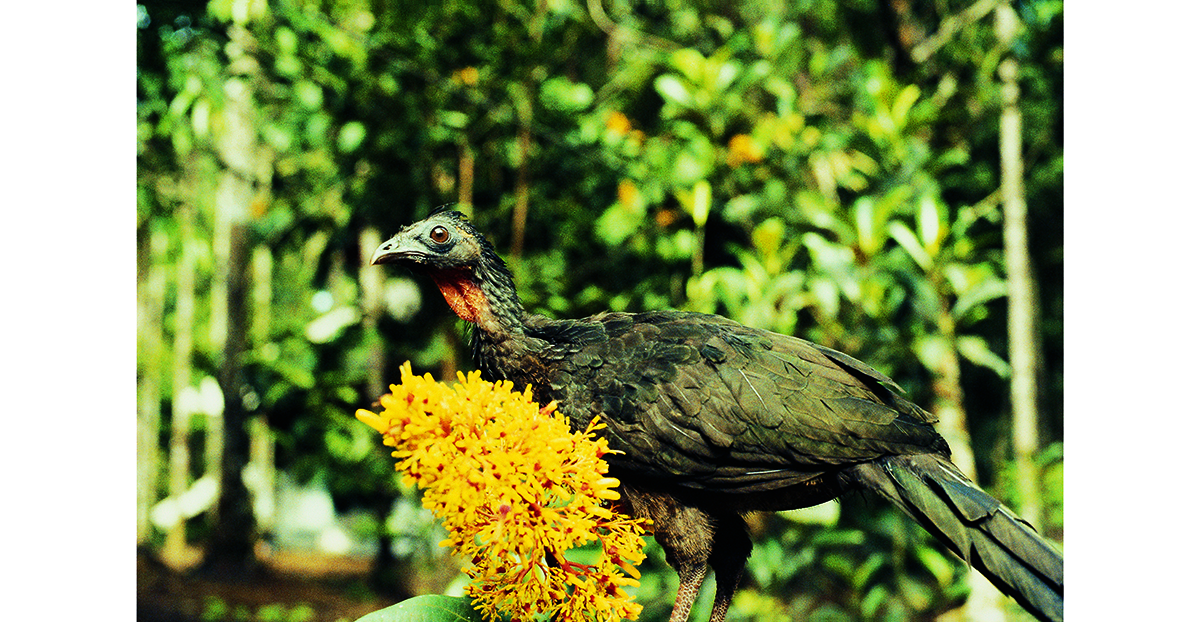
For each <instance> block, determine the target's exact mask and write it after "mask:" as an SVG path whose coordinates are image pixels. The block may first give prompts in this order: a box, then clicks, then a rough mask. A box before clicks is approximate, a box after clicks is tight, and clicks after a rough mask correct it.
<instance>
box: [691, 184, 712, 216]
mask: <svg viewBox="0 0 1200 622" xmlns="http://www.w3.org/2000/svg"><path fill="white" fill-rule="evenodd" d="M710 208H712V185H710V184H709V183H708V181H707V180H704V179H701V180H700V181H698V182H696V186H695V187H694V188H692V205H691V209H692V220H695V221H696V226H697V227H703V226H704V224H705V223H707V222H708V211H709V209H710Z"/></svg>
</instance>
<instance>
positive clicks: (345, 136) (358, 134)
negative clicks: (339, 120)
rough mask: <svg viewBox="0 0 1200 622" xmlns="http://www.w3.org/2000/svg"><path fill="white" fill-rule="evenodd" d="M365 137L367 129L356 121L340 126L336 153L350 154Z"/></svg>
mask: <svg viewBox="0 0 1200 622" xmlns="http://www.w3.org/2000/svg"><path fill="white" fill-rule="evenodd" d="M366 137H367V128H366V127H364V126H363V124H362V123H359V122H358V121H351V122H349V123H347V124H345V125H343V126H342V129H341V131H339V132H338V139H337V146H338V151H341V152H342V153H350V152H351V151H354V150H355V149H358V146H359V145H361V144H362V141H363V139H364V138H366Z"/></svg>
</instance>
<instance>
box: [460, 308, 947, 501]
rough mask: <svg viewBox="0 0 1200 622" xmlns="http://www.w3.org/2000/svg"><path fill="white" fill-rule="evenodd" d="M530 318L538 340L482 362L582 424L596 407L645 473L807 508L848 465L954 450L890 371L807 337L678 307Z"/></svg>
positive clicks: (625, 466)
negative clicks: (509, 356) (516, 353)
mask: <svg viewBox="0 0 1200 622" xmlns="http://www.w3.org/2000/svg"><path fill="white" fill-rule="evenodd" d="M526 325H527V332H528V339H529V341H530V342H531V343H534V344H536V347H532V348H530V349H529V351H527V352H524V353H523V354H522V355H521V356H520V357H519V359H517V360H509V361H505V360H502V359H504V358H505V357H504V356H499V355H495V354H494V353H490V352H489V351H488V349H487V348H486V347H484V348H481V349H479V350H478V351H477V356H479V358H481V359H482V360H481V361H480V363H481V365H484V367H485V368H487V367H489V366H491V367H492V368H493V369H494V373H498V374H499V375H501V376H503V377H505V378H508V379H510V380H513V381H514V382H515V383H516V384H517V385H518V386H522V385H524V384H526V383H528V384H532V385H533V388H534V394H535V396H536V397H537V399H538V400H539V401H541V402H548V401H550V400H557V401H558V408H559V410H560V411H562V412H563V413H564V414H566V415H567V416H569V417H570V418H571V419H572V420H573V421H574V423H575V425H576V426H577V427H580V428H581V427H582V426H584V425H586V423H587V422H588V421H590V420H591V419H592V418H593V417H596V416H599V417H600V418H601V419H602V420H603V421H604V422H605V423H606V424H607V426H608V429H607V431H606V436H607V437H608V440H609V444H610V446H611V447H612V448H614V449H617V450H619V451H621V452H624V453H623V454H620V455H616V456H614V457H613V458H612V460H611V461H612V462H613V468H614V471H615V472H617V473H620V472H637V474H638V477H639V479H641V480H642V481H650V482H660V483H661V484H662V485H663V486H666V487H669V488H672V489H675V488H684V489H696V490H701V489H703V490H705V491H706V494H716V495H718V496H728V497H730V498H731V499H737V498H741V499H743V500H749V503H748V505H750V506H754V507H755V508H756V509H768V508H766V507H759V506H764V505H784V506H790V507H801V506H804V505H811V504H813V503H819V502H822V501H825V500H827V499H828V498H831V497H832V496H836V494H837V493H838V492H839V491H838V490H837V489H836V486H835V482H834V481H833V480H832V479H831V477H832V476H834V475H836V474H837V472H838V471H840V470H841V469H842V468H843V467H846V466H850V465H853V464H857V463H860V462H864V461H867V460H873V459H875V458H878V457H880V456H884V455H895V454H906V453H928V452H937V453H946V451H947V450H946V445H945V442H944V441H943V440H942V439H941V437H939V436H938V435H937V433H936V432H935V431H934V429H933V426H932V423H933V417H932V415H930V414H929V413H927V412H925V411H923V410H921V409H920V408H918V407H917V406H915V405H913V404H912V403H911V402H908V401H907V400H905V399H903V398H902V397H900V396H899V395H897V393H896V391H897V390H898V389H895V388H894V387H895V385H894V384H892V382H891V381H890V380H888V379H887V378H886V377H884V376H883V375H882V374H880V373H878V372H876V371H875V370H873V369H871V368H870V367H868V366H867V365H865V364H863V363H861V362H859V361H857V360H855V359H853V358H851V357H849V356H846V355H844V354H841V353H839V352H836V351H833V350H829V349H827V348H823V347H821V346H818V345H816V344H813V343H811V342H808V341H804V340H802V339H797V338H794V337H788V336H785V335H780V334H777V333H771V332H767V331H762V330H757V329H753V328H748V327H745V326H742V325H740V324H737V323H736V322H733V321H731V320H728V319H725V318H723V317H720V316H715V315H707V314H700V313H688V312H679V311H656V312H646V313H637V314H628V313H605V314H601V315H597V316H593V317H590V318H586V319H582V320H565V321H564V320H549V319H546V318H543V317H540V316H533V317H531V318H530V319H529V321H527V323H526ZM781 493H787V494H781ZM752 499H755V500H752ZM766 499H772V500H773V501H772V502H771V503H766V502H765V501H764V500H766Z"/></svg>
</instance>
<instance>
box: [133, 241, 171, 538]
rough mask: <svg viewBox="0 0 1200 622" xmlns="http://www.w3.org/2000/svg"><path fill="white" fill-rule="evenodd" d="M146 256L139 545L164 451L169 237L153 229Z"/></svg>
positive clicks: (142, 272) (146, 532)
mask: <svg viewBox="0 0 1200 622" xmlns="http://www.w3.org/2000/svg"><path fill="white" fill-rule="evenodd" d="M150 229H151V231H150V233H149V236H148V237H149V240H148V241H147V243H146V245H145V246H146V247H148V249H146V250H145V251H144V252H142V253H139V254H138V259H139V266H138V267H139V270H138V273H139V277H141V278H140V279H139V283H138V285H139V287H138V289H139V290H140V291H139V292H138V293H139V296H138V315H139V318H138V333H139V334H138V337H139V342H140V343H139V345H138V363H139V366H140V368H141V369H140V371H141V373H140V375H139V377H138V383H139V386H138V435H137V452H138V488H137V541H138V544H139V545H141V544H145V543H146V541H147V540H148V539H149V537H150V533H151V525H150V507H151V506H152V505H154V502H155V501H156V500H157V498H158V465H159V459H160V458H159V456H160V451H159V447H158V430H159V427H160V426H161V425H162V410H161V408H162V382H163V378H162V355H163V321H162V316H163V305H164V300H165V298H166V289H167V282H166V280H167V277H166V268H165V267H164V265H165V264H166V261H167V242H168V240H167V234H166V233H165V232H163V231H159V230H157V229H155V228H154V227H153V225H151V226H150Z"/></svg>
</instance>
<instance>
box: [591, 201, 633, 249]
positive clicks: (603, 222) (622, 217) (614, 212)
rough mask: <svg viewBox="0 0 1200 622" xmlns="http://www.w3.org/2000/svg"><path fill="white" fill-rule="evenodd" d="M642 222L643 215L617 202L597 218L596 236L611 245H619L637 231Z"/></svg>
mask: <svg viewBox="0 0 1200 622" xmlns="http://www.w3.org/2000/svg"><path fill="white" fill-rule="evenodd" d="M641 223H642V217H641V216H639V215H638V214H635V213H634V212H632V211H631V210H629V208H627V207H625V206H624V205H621V204H620V203H616V204H613V205H612V206H610V207H609V208H608V209H607V210H604V214H602V215H601V216H600V218H598V219H596V236H597V237H599V238H600V239H601V240H604V242H605V243H606V244H608V245H609V246H618V245H620V244H622V243H624V242H625V240H627V239H629V236H631V235H633V234H634V233H637V230H638V227H639V226H640V225H641Z"/></svg>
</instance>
